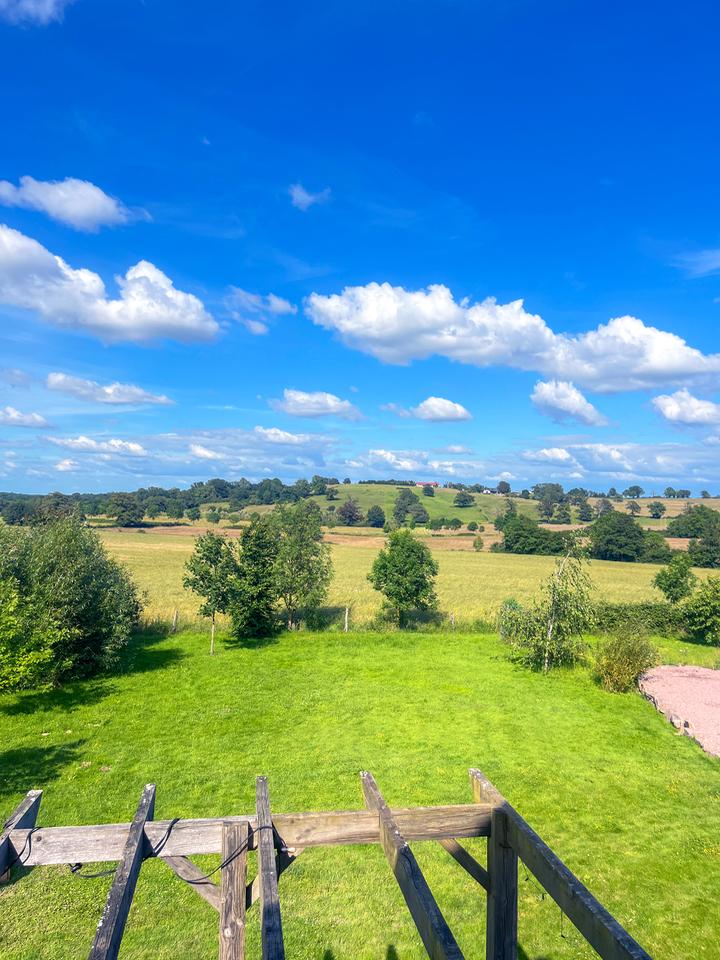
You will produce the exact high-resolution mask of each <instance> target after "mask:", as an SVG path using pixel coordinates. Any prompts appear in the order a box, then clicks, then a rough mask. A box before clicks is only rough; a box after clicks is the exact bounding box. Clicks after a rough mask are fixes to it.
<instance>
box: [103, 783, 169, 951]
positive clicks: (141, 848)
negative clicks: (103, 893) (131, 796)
mask: <svg viewBox="0 0 720 960" xmlns="http://www.w3.org/2000/svg"><path fill="white" fill-rule="evenodd" d="M154 810H155V785H154V784H152V783H149V784H148V785H147V786H146V787H145V789H144V790H143V794H142V797H141V799H140V803H139V805H138V808H137V813H136V814H135V817H134V819H133V821H132V823H131V824H130V829H129V830H128V833H127V839H126V841H125V847H124V849H123V854H122V858H121V860H120V862H119V863H118V865H117V870H116V871H115V876H114V878H113V882H112V886H111V887H110V892H109V893H108V898H107V901H106V903H105V909H104V910H103V915H102V917H101V918H100V922H99V923H98V926H97V930H96V931H95V939H94V940H93V945H92V947H91V948H90V954H89V960H115V958H116V957H117V955H118V951H119V950H120V941H121V940H122V935H123V932H124V930H125V923H126V921H127V916H128V913H129V912H130V904H131V903H132V898H133V893H134V892H135V885H136V883H137V878H138V874H139V873H140V867H141V866H142V862H143V854H144V852H145V846H146V843H147V841H146V839H145V824H146V822H147V821H148V820H150V819H152V815H153V812H154Z"/></svg>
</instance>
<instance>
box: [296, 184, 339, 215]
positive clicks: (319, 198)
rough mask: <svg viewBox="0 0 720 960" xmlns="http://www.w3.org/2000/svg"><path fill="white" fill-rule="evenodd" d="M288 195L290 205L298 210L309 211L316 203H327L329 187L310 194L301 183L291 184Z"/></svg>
mask: <svg viewBox="0 0 720 960" xmlns="http://www.w3.org/2000/svg"><path fill="white" fill-rule="evenodd" d="M288 193H289V194H290V203H292V205H293V206H294V207H297V209H298V210H309V209H310V207H312V206H314V205H315V204H316V203H327V201H328V200H329V199H330V187H325V189H324V190H320V191H318V193H310V191H309V190H306V189H305V187H304V186H303V185H302V184H301V183H293V184H292V185H291V186H290V187H288Z"/></svg>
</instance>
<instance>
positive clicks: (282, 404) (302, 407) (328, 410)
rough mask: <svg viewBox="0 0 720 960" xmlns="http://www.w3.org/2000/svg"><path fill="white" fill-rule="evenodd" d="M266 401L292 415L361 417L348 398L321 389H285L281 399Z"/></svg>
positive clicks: (352, 418) (350, 418)
mask: <svg viewBox="0 0 720 960" xmlns="http://www.w3.org/2000/svg"><path fill="white" fill-rule="evenodd" d="M268 402H269V404H270V406H271V407H272V408H273V410H279V411H281V412H282V413H288V414H290V416H293V417H342V419H344V420H358V419H360V417H361V413H360V411H359V410H358V409H357V407H356V406H354V404H352V403H350V401H349V400H341V399H340V397H336V396H335V394H334V393H325V392H324V391H322V390H316V391H314V392H311V393H306V392H305V391H304V390H292V389H285V390H284V391H283V397H282V400H270V401H268Z"/></svg>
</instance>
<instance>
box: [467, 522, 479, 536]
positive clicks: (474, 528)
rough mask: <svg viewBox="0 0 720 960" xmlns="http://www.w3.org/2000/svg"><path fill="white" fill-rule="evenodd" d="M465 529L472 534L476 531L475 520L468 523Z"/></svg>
mask: <svg viewBox="0 0 720 960" xmlns="http://www.w3.org/2000/svg"><path fill="white" fill-rule="evenodd" d="M467 528H468V530H470V531H471V532H472V533H474V532H475V531H476V530H477V528H478V525H477V520H471V521H470V523H469V524H468V525H467Z"/></svg>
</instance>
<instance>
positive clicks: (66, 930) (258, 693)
mask: <svg viewBox="0 0 720 960" xmlns="http://www.w3.org/2000/svg"><path fill="white" fill-rule="evenodd" d="M206 645H207V636H206V634H192V633H184V634H180V635H177V636H175V637H170V638H167V639H165V640H162V641H159V642H156V643H154V644H152V645H148V646H147V647H145V648H143V649H140V650H139V651H138V653H137V655H136V659H135V663H134V669H133V670H132V672H128V673H126V674H123V675H120V676H117V677H114V678H110V679H108V680H107V681H105V682H95V683H93V682H88V683H78V684H75V685H72V686H70V687H69V688H68V689H67V691H65V692H63V693H53V694H47V695H42V694H40V695H27V696H25V697H18V698H15V697H8V696H6V697H4V698H0V742H1V743H2V752H0V809H3V810H5V811H9V810H10V809H11V808H12V807H13V806H14V804H15V803H17V801H18V800H19V799H20V797H21V795H22V794H23V792H24V791H25V790H26V789H28V788H30V787H35V786H41V787H44V788H45V796H44V799H43V805H42V812H41V823H44V824H46V825H50V824H60V823H65V824H73V823H81V822H103V821H107V822H113V821H114V822H117V821H122V820H127V819H129V818H130V816H131V815H132V813H133V811H134V807H135V805H136V802H137V799H138V798H139V796H140V792H141V789H142V786H143V784H144V783H146V782H148V781H155V782H157V784H158V801H157V808H156V815H157V817H158V818H162V817H171V816H178V815H182V816H186V817H187V816H208V815H216V816H217V815H222V814H227V813H239V812H244V811H248V810H250V809H252V808H253V803H254V777H255V775H256V774H258V773H261V772H262V773H266V774H268V775H269V777H270V785H271V799H272V803H273V806H274V809H275V810H278V811H283V810H285V811H287V810H309V809H323V808H328V809H330V808H340V809H342V808H346V809H347V808H351V807H359V806H362V803H361V795H360V790H359V784H358V772H359V771H360V770H362V769H369V770H372V771H373V772H374V774H375V775H376V777H377V779H378V782H379V783H380V785H381V788H382V789H383V791H384V792H385V794H386V796H387V798H388V800H389V801H390V802H391V803H394V804H423V803H448V802H467V801H468V799H469V790H468V785H467V773H466V771H467V768H468V767H469V766H472V765H477V766H480V767H481V768H483V769H484V770H485V771H486V772H487V773H488V774H489V775H490V776H491V778H492V779H493V780H494V781H495V782H496V783H497V785H498V786H499V787H500V789H501V790H502V791H503V792H505V793H506V795H507V796H508V797H509V798H510V799H511V801H512V802H513V803H514V804H515V805H516V806H517V807H518V808H519V809H520V810H521V811H522V812H523V813H524V814H525V815H526V816H527V818H528V819H529V820H530V822H531V823H533V825H535V826H536V828H537V829H538V830H539V831H540V833H541V834H542V835H543V836H544V837H545V838H546V839H547V841H548V842H550V843H551V844H552V845H553V846H554V847H555V848H556V850H557V851H558V853H559V854H560V855H561V856H562V857H563V858H565V859H566V861H567V862H568V864H569V865H570V866H571V868H572V869H574V870H575V871H576V872H577V873H578V875H579V876H580V877H581V878H582V879H583V880H584V881H585V882H586V883H587V884H588V885H589V886H590V888H591V889H592V890H593V892H595V893H596V895H598V896H599V897H600V898H601V899H602V900H603V901H604V902H605V903H606V905H607V906H608V907H609V908H610V909H611V910H612V911H613V912H615V913H616V914H617V915H618V918H619V919H620V920H621V921H622V922H623V923H624V924H626V925H627V926H628V927H629V929H630V930H631V932H632V933H633V934H635V935H636V936H637V937H638V938H639V939H640V941H641V942H642V943H643V944H644V946H646V948H647V949H648V950H649V951H650V953H651V954H652V955H653V956H654V957H655V958H656V960H697V958H701V957H707V958H710V957H717V942H718V935H719V934H720V921H719V920H718V914H717V911H716V910H715V909H714V907H713V906H712V905H714V904H716V903H717V902H718V898H720V843H719V842H718V837H717V818H718V813H720V809H719V807H720V790H718V774H719V773H720V763H719V762H718V761H717V760H713V759H710V758H708V757H706V756H705V755H704V754H703V753H702V752H701V751H700V749H699V748H698V747H697V746H696V745H695V744H694V743H693V742H691V741H690V740H688V739H687V738H684V737H681V736H679V735H677V734H676V733H675V732H674V730H673V728H672V727H671V726H670V725H669V724H668V723H667V722H666V721H665V720H664V719H663V718H662V717H661V716H660V715H658V714H657V713H656V712H655V711H654V710H653V708H652V707H651V706H650V705H649V704H648V703H647V702H645V701H644V700H643V699H641V698H640V697H639V696H638V695H636V694H630V695H623V696H618V695H611V694H607V693H604V692H603V691H602V690H600V689H599V688H598V687H597V686H595V684H594V683H593V682H592V681H591V680H590V679H589V677H588V675H587V674H586V673H585V672H584V671H582V670H577V671H574V672H558V673H557V674H555V675H551V676H550V677H547V678H544V677H542V676H538V675H536V674H532V673H529V672H527V671H525V670H522V669H520V668H517V667H514V666H513V665H511V664H510V663H509V662H508V661H507V660H506V659H505V657H504V655H503V651H502V649H501V648H500V646H499V644H498V643H497V641H496V640H494V639H493V638H490V637H478V636H464V635H460V634H456V635H452V636H440V635H437V634H435V635H407V634H404V635H398V634H395V635H390V636H378V635H362V634H349V635H347V636H344V635H341V634H324V635H318V636H314V635H311V634H296V635H291V636H283V637H281V638H280V640H279V641H278V642H277V643H275V644H271V645H268V646H265V647H262V648H259V649H229V648H226V649H223V650H222V651H221V653H220V654H219V655H218V656H216V657H214V658H211V657H209V656H208V655H207V653H206V652H205V651H206ZM473 849H474V850H475V851H476V852H477V854H478V855H479V856H481V857H482V856H483V851H482V842H477V843H475V844H474V845H473ZM416 852H417V853H418V856H419V859H420V861H421V864H422V865H423V867H424V868H425V869H426V871H427V875H428V879H429V881H430V883H431V886H432V888H433V890H434V891H435V893H436V895H437V897H438V900H439V903H440V905H441V908H442V909H443V910H444V911H445V913H446V915H447V917H448V918H449V919H450V922H451V924H452V926H453V928H454V930H455V932H456V934H457V936H458V939H459V942H460V945H461V947H462V948H463V949H464V951H465V954H466V956H467V957H468V958H472V957H480V956H484V951H483V949H482V947H481V944H482V936H483V932H482V928H483V900H484V898H483V895H482V892H481V891H480V890H479V889H478V888H477V887H476V886H475V885H474V884H473V882H472V881H470V880H469V879H468V878H467V877H466V876H465V875H464V874H463V873H462V871H461V870H460V869H459V868H458V867H457V866H455V865H454V864H453V863H452V861H451V860H450V859H449V858H448V857H447V855H446V854H445V853H444V852H443V851H442V850H441V849H440V848H438V847H432V846H428V845H423V844H416ZM201 862H202V863H203V865H204V866H207V867H211V866H213V865H214V864H215V863H216V862H217V860H216V859H214V860H213V859H211V858H204V859H203V860H201ZM108 885H109V881H108V880H107V879H101V880H87V881H84V880H79V879H77V878H74V877H72V876H71V875H70V873H69V871H68V870H67V869H66V868H60V867H58V868H42V869H38V870H35V871H33V872H32V873H28V874H27V875H26V876H24V877H22V878H21V880H20V882H15V883H13V884H11V885H9V886H6V887H3V888H0V901H1V902H0V937H2V944H3V947H2V955H3V958H4V960H31V958H32V960H50V958H53V960H54V958H57V960H60V958H65V957H68V956H82V955H83V953H84V952H86V950H87V948H88V944H89V942H90V939H91V937H92V934H93V931H94V927H95V924H96V922H97V919H98V917H99V915H100V912H101V910H102V903H103V900H104V896H105V893H106V891H107V888H108ZM281 902H282V907H283V913H284V926H285V934H286V940H287V947H288V955H289V956H295V957H299V958H311V957H312V958H317V960H321V958H323V957H324V958H329V957H332V958H334V960H344V958H357V957H375V958H383V957H385V956H386V955H387V956H390V955H391V954H390V953H387V950H388V948H389V947H390V945H392V946H393V947H394V948H395V950H396V951H397V955H398V956H399V957H400V958H402V960H414V958H420V957H421V956H423V952H422V949H421V947H420V946H419V941H418V939H417V936H416V934H415V932H414V930H413V927H412V924H411V922H410V921H409V919H408V914H407V911H406V910H405V907H404V905H403V903H402V901H401V897H400V895H399V893H398V891H397V888H396V885H395V882H394V880H393V879H392V877H391V874H390V871H389V870H388V868H387V865H386V863H385V861H384V859H383V856H382V854H381V852H380V850H379V848H377V849H375V848H351V847H349V848H345V849H342V850H331V851H323V850H313V851H310V852H306V853H305V854H303V855H302V857H301V858H300V860H299V861H298V862H297V863H296V864H295V865H294V866H293V867H292V868H291V870H290V871H289V872H288V873H287V874H285V875H284V876H283V878H282V880H281ZM520 933H521V941H522V944H523V947H524V950H525V954H524V956H527V957H530V958H535V960H538V958H552V960H570V958H585V957H588V958H589V957H590V956H594V954H592V953H591V951H590V950H589V949H588V948H587V947H584V946H583V945H582V944H581V942H580V938H579V937H578V936H577V934H576V933H575V932H574V929H573V928H572V926H571V925H570V924H569V923H568V922H567V921H566V922H565V923H564V925H563V926H562V927H561V924H560V915H559V912H558V909H557V907H556V906H555V905H554V904H553V903H552V902H551V901H550V900H549V898H545V899H542V898H541V897H540V894H539V888H538V886H537V884H536V883H535V882H534V881H533V880H531V879H529V878H528V877H527V875H526V873H525V872H524V871H521V904H520ZM249 940H250V951H249V956H251V957H257V956H259V947H258V931H257V908H254V912H253V914H251V919H250V929H249ZM216 943H217V920H216V915H215V914H214V913H213V912H212V911H211V910H210V908H209V907H208V906H207V905H206V904H205V903H204V902H203V901H201V900H200V899H199V898H198V897H197V896H196V895H195V894H194V893H193V892H192V891H191V890H190V889H189V888H187V887H186V886H184V885H183V884H182V883H181V882H180V881H178V880H177V879H175V878H174V877H173V876H172V875H171V874H170V872H169V871H168V870H167V868H165V867H164V866H163V865H162V864H160V863H157V862H152V863H148V864H146V865H145V866H144V868H143V871H142V873H141V877H140V881H139V884H138V889H137V893H136V897H135V903H134V905H133V908H132V912H131V915H130V923H129V927H128V931H127V934H126V938H125V943H124V948H123V956H124V957H125V958H126V960H130V958H136V960H139V958H143V960H145V958H148V960H150V958H153V960H171V958H172V960H174V958H176V957H179V956H183V957H200V956H212V955H213V953H214V952H215V951H216V949H217V947H216ZM328 951H330V952H328Z"/></svg>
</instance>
